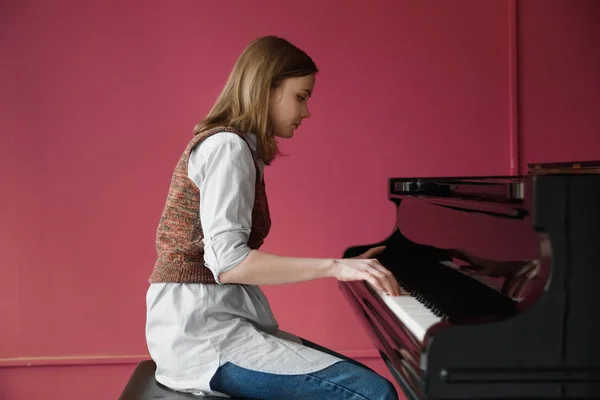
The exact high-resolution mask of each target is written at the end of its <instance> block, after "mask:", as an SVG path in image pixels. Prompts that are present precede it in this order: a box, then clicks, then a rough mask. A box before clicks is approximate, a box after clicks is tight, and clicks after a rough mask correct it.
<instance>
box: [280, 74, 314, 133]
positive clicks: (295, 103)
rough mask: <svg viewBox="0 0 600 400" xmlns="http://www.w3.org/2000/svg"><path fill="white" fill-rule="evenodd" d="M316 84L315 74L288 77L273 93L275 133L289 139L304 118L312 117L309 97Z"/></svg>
mask: <svg viewBox="0 0 600 400" xmlns="http://www.w3.org/2000/svg"><path fill="white" fill-rule="evenodd" d="M314 86H315V75H314V74H310V75H306V76H299V77H293V78H287V79H285V80H284V81H283V82H281V84H280V85H279V87H278V88H277V89H275V90H274V91H273V93H271V99H270V101H269V114H270V117H271V124H272V129H273V135H275V136H278V137H281V138H284V139H289V138H291V137H292V136H294V131H295V130H296V129H298V127H299V126H300V124H301V123H302V120H303V119H304V118H308V117H310V112H309V111H308V99H309V98H310V96H311V95H312V92H313V89H314Z"/></svg>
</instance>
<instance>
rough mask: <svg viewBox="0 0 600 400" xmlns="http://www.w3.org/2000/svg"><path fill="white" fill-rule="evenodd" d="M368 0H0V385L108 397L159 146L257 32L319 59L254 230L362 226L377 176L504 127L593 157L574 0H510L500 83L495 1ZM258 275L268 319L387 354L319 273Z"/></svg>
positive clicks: (131, 301)
mask: <svg viewBox="0 0 600 400" xmlns="http://www.w3.org/2000/svg"><path fill="white" fill-rule="evenodd" d="M380 3H381V4H379V7H374V4H373V3H370V4H369V5H367V4H366V3H364V2H360V1H351V2H347V1H344V2H341V1H340V2H337V1H328V2H320V1H316V0H314V1H308V2H303V3H302V4H301V7H298V8H297V9H295V10H294V13H293V14H292V13H291V12H290V10H288V9H287V5H286V6H285V7H286V8H284V6H283V5H282V3H281V2H278V1H275V0H269V1H263V2H261V6H260V7H257V6H256V5H251V4H249V3H246V2H236V3H235V7H232V5H231V4H221V3H218V2H199V1H196V2H192V1H179V2H172V3H169V6H168V9H166V8H165V3H164V2H160V3H159V2H157V1H147V2H144V3H143V5H141V3H137V4H134V3H133V2H120V1H106V2H87V3H85V5H84V3H83V2H75V1H72V2H64V1H62V2H61V1H43V2H33V1H17V0H13V1H8V2H4V10H3V11H2V15H3V18H2V21H1V23H0V26H1V28H0V29H1V31H0V32H1V34H0V44H1V46H2V47H1V49H2V54H3V55H8V57H5V58H3V61H2V62H1V63H0V72H1V74H0V118H1V119H0V122H1V123H2V126H3V127H4V128H5V130H4V133H2V134H1V135H0V158H1V160H0V163H1V164H0V167H1V168H0V181H1V182H2V194H3V196H0V218H1V220H2V222H3V224H2V227H3V229H2V230H0V254H2V261H3V268H2V279H0V323H1V324H2V329H0V399H4V398H7V399H29V398H35V397H36V396H37V395H38V394H39V393H48V392H52V393H53V394H55V395H56V397H57V398H63V399H67V400H68V399H71V398H72V399H75V398H80V397H82V396H84V395H85V396H86V397H87V398H98V399H105V398H115V397H116V396H117V394H118V393H119V392H120V390H121V388H122V387H123V385H124V384H125V382H126V380H127V378H128V375H129V374H130V372H131V370H132V368H133V366H134V362H135V361H137V360H139V359H140V358H142V357H145V354H146V347H145V342H144V294H145V290H146V287H147V283H146V279H147V277H148V275H149V273H150V270H151V268H152V264H153V261H154V256H155V253H154V235H155V229H156V224H157V222H158V218H159V216H160V212H161V210H162V206H163V204H164V197H165V193H166V190H167V188H168V183H169V179H170V174H171V171H172V168H173V166H174V162H175V161H176V158H177V157H178V156H179V153H180V152H181V150H182V148H183V146H184V145H185V143H186V142H187V140H188V139H189V138H190V135H191V129H192V127H193V125H194V124H195V123H196V122H197V121H198V120H199V119H200V118H201V117H202V116H203V115H204V114H205V113H206V112H207V110H208V108H209V107H210V105H211V103H212V102H213V101H214V99H215V97H216V95H217V94H218V92H219V91H220V89H221V87H222V85H223V83H224V81H225V79H226V76H227V74H228V72H229V71H230V69H231V67H232V65H233V63H234V61H235V59H236V57H237V56H238V54H239V52H240V51H241V50H242V48H243V47H244V46H245V45H246V43H247V42H248V41H250V40H251V39H253V38H255V37H257V36H260V35H264V34H277V35H281V36H284V37H286V38H288V39H290V40H291V41H293V42H294V43H296V44H298V45H299V46H301V47H302V48H304V49H305V50H306V51H307V52H308V53H309V54H311V56H312V57H313V58H314V59H315V61H316V62H317V64H318V66H319V68H320V69H321V72H320V74H319V76H318V78H317V85H316V90H315V95H314V97H313V99H312V100H311V103H312V107H311V111H312V113H313V117H312V118H311V120H309V121H306V123H305V124H303V128H302V129H301V130H300V131H299V132H298V135H297V136H296V137H295V138H294V140H292V141H290V142H286V143H285V144H284V145H283V151H284V152H285V153H287V154H289V156H287V157H285V158H281V159H279V160H278V161H277V162H276V163H275V164H274V166H273V167H270V168H268V169H267V172H266V176H267V185H268V191H269V199H270V204H271V207H272V217H273V222H274V224H273V229H272V233H271V236H270V237H269V239H268V240H267V242H266V244H265V247H264V249H265V250H266V251H271V252H274V253H278V254H285V255H296V256H311V257H319V256H323V257H335V256H339V255H341V253H342V252H343V250H344V249H345V248H346V247H348V246H351V245H355V244H363V243H370V242H373V241H376V240H380V239H382V238H384V237H385V236H387V235H388V234H389V233H390V230H391V228H392V226H393V223H394V219H395V216H394V213H393V211H394V209H393V205H392V204H391V203H390V202H389V201H387V200H386V196H385V194H386V179H387V178H388V177H389V176H392V175H398V176H410V175H422V176H431V175H462V174H481V175H486V174H506V173H510V172H512V171H513V170H511V168H510V165H511V164H510V159H511V145H510V144H511V141H510V138H509V133H510V132H515V133H517V132H518V133H519V135H518V136H517V138H518V143H520V144H521V147H519V149H518V150H519V151H518V152H517V154H520V155H521V159H520V163H521V166H523V165H524V164H525V163H526V162H528V161H542V160H543V161H547V160H555V159H561V160H562V159H573V158H575V159H581V158H600V151H599V150H598V149H599V147H598V145H597V144H596V143H597V138H596V136H594V135H597V133H596V131H597V129H596V130H594V129H593V127H597V126H598V122H599V117H598V112H597V110H598V109H599V107H598V105H599V104H598V99H599V97H598V93H599V92H600V91H599V90H598V89H600V88H599V79H598V75H597V73H596V74H593V72H592V71H598V70H600V65H599V64H600V62H599V56H598V52H597V51H595V50H594V49H595V47H593V43H594V41H595V43H597V39H598V34H599V32H600V30H599V29H598V28H597V24H596V25H594V24H593V22H592V21H594V20H596V21H597V17H598V16H600V15H599V13H598V7H597V3H595V2H594V1H593V0H590V1H587V2H586V1H573V0H563V1H545V0H544V1H543V5H542V0H535V1H533V0H528V1H525V2H524V3H523V5H519V7H518V11H519V28H518V32H519V35H518V44H519V53H518V60H519V64H518V68H513V69H512V71H513V72H514V73H516V72H517V71H518V72H519V74H520V75H519V82H520V86H519V89H520V91H519V96H518V97H516V96H514V92H513V91H512V90H511V88H512V86H511V83H512V82H513V81H514V79H516V75H514V74H513V75H511V65H513V64H511V60H512V59H513V56H514V48H515V47H514V46H512V44H511V43H513V42H511V37H513V36H514V33H515V32H514V30H513V29H512V28H511V26H513V24H512V22H511V21H513V20H511V16H512V15H513V13H512V11H511V4H513V2H511V1H502V0H496V1H486V2H481V1H478V0H470V1H466V0H464V1H455V2H452V3H451V5H450V3H448V2H442V1H438V2H434V1H431V2H429V3H423V2H415V1H401V2H383V1H382V2H380ZM566 4H570V5H572V6H566ZM542 10H543V12H542ZM544 12H546V14H544ZM594 13H595V14H594ZM515 82H516V81H515ZM517 98H518V100H519V103H518V106H519V107H518V108H515V106H516V105H517V104H516V103H515V102H514V101H513V99H517ZM513 109H517V110H518V111H519V114H518V116H519V117H520V119H514V117H515V116H516V115H513V114H511V110H513ZM515 121H516V122H518V121H520V123H519V124H518V125H515V124H516V122H515ZM515 126H516V127H518V128H520V130H519V131H517V130H516V129H513V128H515ZM573 139H574V140H573ZM595 141H596V142H595ZM264 289H265V291H266V293H267V295H268V296H269V298H270V300H271V302H272V305H273V309H274V312H275V313H276V314H277V316H278V318H279V321H280V324H281V327H282V328H283V329H286V330H289V331H292V332H294V333H296V334H299V335H301V336H304V337H307V338H309V339H312V340H314V341H317V342H320V343H321V344H323V345H326V346H330V347H332V348H333V349H335V350H337V351H340V352H342V353H345V354H348V355H350V356H353V357H357V358H360V359H361V361H363V362H366V363H367V364H369V365H372V366H373V367H375V368H376V369H377V370H379V371H381V372H383V373H385V369H384V368H383V365H382V364H381V363H380V362H379V361H378V360H377V359H376V358H374V357H375V356H376V354H375V353H374V351H373V349H372V346H371V345H370V343H369V340H368V338H367V336H366V334H365V333H364V332H363V331H362V328H361V327H360V326H359V325H358V323H357V321H356V320H355V318H354V315H353V314H352V312H351V310H350V309H349V308H348V306H347V305H346V303H345V301H344V299H343V298H342V296H341V295H340V293H339V292H338V290H337V287H336V284H335V282H334V281H316V282H309V283H302V284H295V285H287V286H279V287H265V288H264ZM27 364H33V365H40V366H37V367H30V368H25V365H27ZM100 380H101V381H103V383H102V384H100V383H99V381H100ZM94 396H96V397H94Z"/></svg>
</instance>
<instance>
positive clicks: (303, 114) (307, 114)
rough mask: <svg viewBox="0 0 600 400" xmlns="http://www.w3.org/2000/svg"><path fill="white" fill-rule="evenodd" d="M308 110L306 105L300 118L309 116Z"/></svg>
mask: <svg viewBox="0 0 600 400" xmlns="http://www.w3.org/2000/svg"><path fill="white" fill-rule="evenodd" d="M310 115H311V114H310V111H308V107H304V109H303V110H302V118H310Z"/></svg>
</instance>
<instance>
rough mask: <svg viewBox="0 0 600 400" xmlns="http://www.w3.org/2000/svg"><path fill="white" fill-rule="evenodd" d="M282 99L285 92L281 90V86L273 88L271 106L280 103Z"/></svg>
mask: <svg viewBox="0 0 600 400" xmlns="http://www.w3.org/2000/svg"><path fill="white" fill-rule="evenodd" d="M282 97H283V90H282V88H281V85H279V86H277V87H274V88H271V89H270V90H269V106H270V105H273V104H277V103H279V102H280V101H281V98H282Z"/></svg>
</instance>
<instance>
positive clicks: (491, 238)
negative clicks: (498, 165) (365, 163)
mask: <svg viewBox="0 0 600 400" xmlns="http://www.w3.org/2000/svg"><path fill="white" fill-rule="evenodd" d="M388 197H389V199H390V200H392V201H393V202H394V203H395V204H396V207H397V208H396V211H397V215H398V216H397V221H396V227H395V229H394V231H393V233H392V234H391V235H390V236H389V237H388V238H387V239H385V240H383V241H380V242H377V243H371V244H368V245H360V246H353V247H350V248H348V249H347V250H346V251H345V253H344V257H355V256H358V255H360V254H362V253H363V252H365V251H366V250H367V249H369V248H372V247H375V246H380V245H386V249H385V251H384V252H383V253H381V254H380V255H378V256H377V258H378V259H379V261H380V262H381V263H382V264H383V265H384V266H385V267H386V268H388V269H390V270H391V271H392V272H393V273H394V275H395V276H396V277H397V278H398V281H399V282H400V284H401V285H402V286H403V288H404V289H405V290H406V291H407V295H406V296H398V297H392V296H386V295H385V294H382V293H379V292H378V291H377V290H376V289H375V288H374V287H373V286H371V285H370V284H368V283H366V282H363V281H357V282H340V283H339V285H340V288H341V290H342V292H343V293H344V295H345V297H346V299H347V300H348V301H349V303H350V304H351V306H352V308H353V310H354V311H355V313H356V314H357V316H358V318H359V320H360V321H361V324H362V325H363V326H364V327H365V329H366V331H367V332H368V334H369V336H370V337H371V339H372V341H373V343H374V345H375V346H376V348H377V349H378V350H379V353H380V355H381V357H382V358H383V360H384V361H385V363H386V365H387V366H388V368H389V369H390V371H391V373H392V375H393V376H394V377H395V379H396V380H397V381H398V384H399V386H400V387H402V389H403V391H404V393H405V395H406V396H407V397H408V398H409V399H516V398H519V399H525V398H531V399H567V398H568V399H575V398H579V399H580V398H600V322H599V321H600V315H599V314H598V306H599V304H600V265H599V260H600V163H598V162H583V163H563V164H543V165H537V166H533V165H532V166H530V169H529V171H528V173H527V174H524V175H521V176H506V177H500V176H496V177H451V178H432V177H429V178H390V179H389V191H388ZM458 249H461V250H458ZM465 254H467V255H468V256H467V257H464V255H465ZM472 255H473V256H472ZM471 256H472V257H471ZM481 266H485V267H481ZM397 304H400V305H399V306H398V305H397ZM419 307H424V309H425V310H426V311H425V312H424V311H423V310H422V309H420V308H419ZM412 310H416V311H412ZM411 313H413V314H414V315H412V314H411ZM405 314H406V315H405ZM420 319H424V320H427V321H426V322H419V321H421V320H420ZM421 323H422V324H423V326H420V325H419V324H421Z"/></svg>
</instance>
